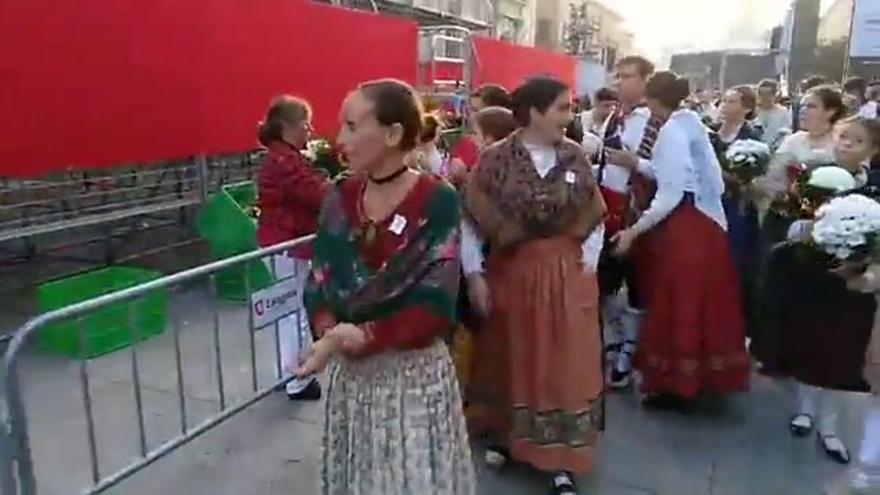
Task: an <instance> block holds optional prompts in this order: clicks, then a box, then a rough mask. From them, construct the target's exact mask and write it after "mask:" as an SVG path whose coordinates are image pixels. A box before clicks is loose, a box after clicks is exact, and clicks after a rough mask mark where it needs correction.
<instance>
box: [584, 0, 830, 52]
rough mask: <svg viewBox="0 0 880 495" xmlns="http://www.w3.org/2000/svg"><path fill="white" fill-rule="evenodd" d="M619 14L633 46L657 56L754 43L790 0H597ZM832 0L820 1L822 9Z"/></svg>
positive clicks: (781, 17)
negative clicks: (625, 24) (633, 36)
mask: <svg viewBox="0 0 880 495" xmlns="http://www.w3.org/2000/svg"><path fill="white" fill-rule="evenodd" d="M600 1H602V2H603V3H604V4H605V5H607V6H609V7H611V8H612V9H614V10H615V11H617V12H618V13H619V14H621V15H622V16H623V17H624V18H625V19H626V22H627V25H628V27H629V29H630V30H631V31H632V32H633V33H634V35H635V44H636V48H637V49H638V50H640V51H641V52H642V53H644V54H645V55H647V56H649V57H651V58H654V59H657V60H662V59H665V58H667V57H668V55H669V54H670V53H671V52H674V51H686V50H701V49H706V50H710V49H715V48H722V47H725V48H757V47H763V46H765V44H766V38H765V34H766V33H767V32H768V31H769V30H770V29H771V28H772V27H773V26H776V25H778V24H781V23H782V22H783V20H784V18H785V14H786V12H787V10H788V7H789V5H790V4H791V1H792V0H600ZM833 2H834V0H822V9H823V11H824V9H826V8H828V7H829V6H830V5H831V3H833Z"/></svg>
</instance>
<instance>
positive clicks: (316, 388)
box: [287, 380, 321, 401]
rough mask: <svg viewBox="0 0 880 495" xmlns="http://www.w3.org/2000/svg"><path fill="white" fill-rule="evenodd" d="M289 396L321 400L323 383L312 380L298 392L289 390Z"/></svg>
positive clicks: (293, 398)
mask: <svg viewBox="0 0 880 495" xmlns="http://www.w3.org/2000/svg"><path fill="white" fill-rule="evenodd" d="M287 398H288V399H290V400H307V401H316V400H321V384H320V383H318V381H317V380H312V381H311V382H309V384H308V385H306V388H304V389H302V390H300V391H299V392H296V393H294V394H292V393H290V392H288V393H287Z"/></svg>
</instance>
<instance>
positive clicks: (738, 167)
mask: <svg viewBox="0 0 880 495" xmlns="http://www.w3.org/2000/svg"><path fill="white" fill-rule="evenodd" d="M770 157H771V153H770V147H769V146H767V145H766V144H764V143H762V142H761V141H756V140H754V139H741V140H739V141H734V142H733V144H731V145H730V147H729V148H727V151H726V152H725V153H724V158H725V159H724V160H723V162H724V168H725V170H727V171H728V172H730V173H732V174H734V175H736V176H737V177H738V178H739V179H740V180H741V181H742V182H743V183H745V184H747V183H749V182H751V181H752V179H754V178H755V177H758V176H760V175H763V174H764V172H766V170H767V164H768V163H770Z"/></svg>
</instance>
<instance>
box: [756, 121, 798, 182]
mask: <svg viewBox="0 0 880 495" xmlns="http://www.w3.org/2000/svg"><path fill="white" fill-rule="evenodd" d="M799 139H800V138H799V137H798V136H797V135H795V134H792V135H791V136H788V137H787V138H785V139H784V140H783V141H782V144H780V145H779V148H778V149H777V150H776V153H774V154H773V158H771V159H770V164H769V165H768V166H767V173H766V174H765V175H764V177H763V180H760V181H759V183H760V184H761V185H762V186H763V188H764V190H765V192H766V193H767V194H770V195H771V196H774V195H777V194H782V193H784V192H786V191H788V186H789V180H788V170H787V167H788V165H789V164H790V163H791V162H793V161H796V160H797V151H796V149H797V147H798V141H799Z"/></svg>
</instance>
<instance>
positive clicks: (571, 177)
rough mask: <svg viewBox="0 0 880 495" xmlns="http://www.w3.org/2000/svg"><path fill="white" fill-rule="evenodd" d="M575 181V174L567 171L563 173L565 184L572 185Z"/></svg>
mask: <svg viewBox="0 0 880 495" xmlns="http://www.w3.org/2000/svg"><path fill="white" fill-rule="evenodd" d="M575 181H577V174H575V173H574V172H572V171H571V170H569V171H568V172H566V173H565V182H566V183H568V184H574V183H575Z"/></svg>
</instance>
